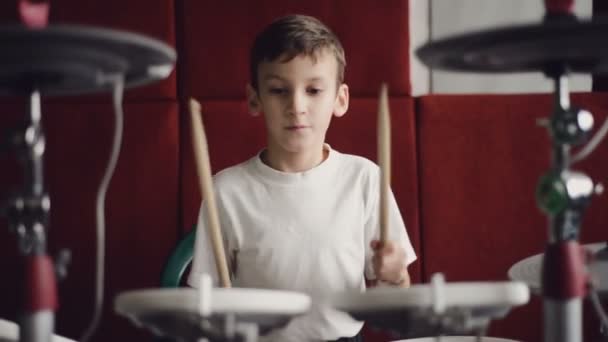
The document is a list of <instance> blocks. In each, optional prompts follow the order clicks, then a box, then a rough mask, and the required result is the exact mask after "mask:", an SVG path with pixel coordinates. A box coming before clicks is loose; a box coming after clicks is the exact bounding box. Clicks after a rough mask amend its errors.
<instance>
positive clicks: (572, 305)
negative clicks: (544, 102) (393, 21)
mask: <svg viewBox="0 0 608 342" xmlns="http://www.w3.org/2000/svg"><path fill="white" fill-rule="evenodd" d="M545 4H546V8H547V15H546V16H545V19H544V21H543V22H542V23H541V24H533V25H524V26H519V27H514V28H505V29H497V30H490V31H486V32H479V33H473V34H468V35H463V36H460V37H455V38H448V39H445V40H442V41H438V42H433V43H430V44H427V45H426V46H424V47H422V48H421V49H419V50H418V51H417V54H418V56H419V57H420V59H421V60H422V61H423V62H424V63H425V64H426V65H427V66H429V67H434V68H438V69H445V70H455V71H475V72H512V71H542V72H544V73H545V75H546V76H547V77H549V78H550V79H552V80H553V83H554V110H553V114H552V116H551V118H550V120H549V122H550V124H549V125H548V127H547V128H548V131H549V136H550V137H551V139H552V140H553V143H552V152H551V153H552V166H551V169H550V171H549V172H548V173H547V174H546V175H545V176H543V177H542V178H541V180H540V182H539V185H538V188H537V201H538V205H539V207H540V208H541V210H543V211H544V212H545V214H546V215H547V216H548V219H549V239H548V240H549V241H548V245H547V249H546V252H545V258H544V266H543V272H542V274H543V281H542V284H543V285H542V287H543V290H542V292H543V296H544V326H545V341H547V342H548V341H552V342H559V341H564V342H565V341H568V342H580V341H581V340H582V318H581V317H582V311H581V310H582V308H581V300H582V298H583V297H584V296H585V293H586V287H585V278H586V277H587V275H586V272H585V270H584V266H583V259H582V256H581V250H580V246H579V244H578V241H577V240H578V237H579V232H580V224H581V221H582V214H583V211H584V209H585V208H586V206H587V204H588V202H589V200H590V197H591V195H593V194H594V193H599V192H600V191H599V190H600V188H598V187H597V185H596V184H594V183H593V181H592V180H591V179H590V178H589V177H587V176H586V175H585V174H583V173H580V172H575V171H573V170H571V169H570V167H571V166H572V164H573V163H574V162H576V161H578V160H581V159H582V158H584V157H585V156H586V155H588V154H589V153H590V152H591V150H593V148H594V147H595V145H597V143H598V142H599V141H600V140H601V139H602V138H603V137H604V134H605V130H604V129H600V130H599V131H598V132H601V133H602V134H599V135H597V136H595V137H594V138H593V139H592V141H593V144H591V143H590V144H589V145H590V146H589V147H590V148H588V149H585V148H583V150H582V151H581V153H582V152H584V154H578V155H575V156H571V148H572V147H573V146H576V145H580V144H582V143H583V142H584V141H585V140H586V137H587V135H588V134H589V132H590V131H591V128H592V127H593V117H592V116H591V114H590V113H588V112H586V111H583V110H580V109H575V108H573V107H572V106H571V105H570V97H569V90H568V79H567V75H568V74H569V73H570V72H596V73H599V72H607V71H608V48H606V45H605V44H603V41H604V39H605V38H604V36H605V32H607V31H608V20H606V19H604V18H603V19H594V20H591V21H580V20H578V19H577V18H576V17H575V16H574V15H573V14H572V11H571V9H572V7H573V0H571V1H557V0H545ZM606 125H608V120H607V121H606V122H605V123H604V126H606Z"/></svg>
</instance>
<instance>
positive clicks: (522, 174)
mask: <svg viewBox="0 0 608 342" xmlns="http://www.w3.org/2000/svg"><path fill="white" fill-rule="evenodd" d="M551 103H552V101H551V98H550V97H549V96H548V95H518V96H516V95H512V96H511V95H509V96H507V95H504V96H498V95H496V96H493V95H480V96H425V97H422V98H421V99H420V101H419V105H418V115H419V116H418V122H419V132H418V133H419V149H420V154H419V165H420V170H421V171H420V190H421V193H420V196H421V204H420V205H421V229H422V231H423V232H424V234H423V238H422V250H423V253H424V254H423V255H424V270H423V275H424V277H425V279H427V280H428V277H429V276H430V275H431V274H432V273H434V272H443V273H444V274H445V275H446V278H447V280H448V281H475V280H505V279H507V271H508V269H509V267H510V266H511V265H513V264H514V263H515V262H517V261H519V260H521V259H523V258H525V257H527V256H530V255H533V254H536V253H539V252H541V251H542V250H543V248H544V246H545V243H546V239H547V227H548V224H547V220H546V218H545V217H544V216H543V215H542V214H541V212H540V211H539V210H538V209H537V207H536V203H535V197H534V191H535V188H536V184H537V182H538V179H539V177H540V175H541V174H543V173H545V172H546V171H547V170H548V168H549V154H550V150H549V138H548V136H547V131H546V129H544V128H541V127H538V126H537V125H536V120H537V119H538V118H542V117H546V116H548V115H549V114H550V111H551ZM573 103H574V104H576V105H580V106H582V107H584V108H587V109H589V110H591V111H592V112H594V114H595V117H596V122H597V126H599V125H600V124H601V122H602V121H603V119H604V118H606V116H607V115H608V96H607V95H606V94H601V93H599V94H580V95H576V96H574V97H573ZM606 153H608V146H607V144H606V143H604V144H603V145H602V146H600V147H599V148H598V150H597V151H596V152H595V153H594V154H593V155H592V156H591V157H590V158H589V159H588V160H586V161H584V162H581V163H580V165H576V166H575V169H580V170H583V171H584V172H586V173H588V174H589V175H590V176H591V177H592V178H593V179H595V180H596V181H602V180H603V179H604V178H605V175H606V172H608V163H606V162H605V158H602V156H603V155H606ZM607 201H608V198H606V197H605V196H603V197H600V198H593V201H592V204H591V206H590V207H589V209H588V211H587V213H586V215H585V219H584V222H583V227H582V241H583V242H595V241H602V240H605V238H606V234H605V233H603V231H604V227H605V222H607V220H608V212H606V211H605V210H602V208H603V207H605V206H606V205H607V204H608V203H607ZM539 303H540V301H539V300H538V299H535V300H534V301H533V303H531V304H528V305H527V306H525V307H523V308H519V309H517V310H514V312H512V313H511V314H510V315H509V316H508V317H507V318H506V319H505V320H501V321H497V322H495V323H494V324H493V326H492V329H491V331H490V333H491V334H493V335H497V336H507V337H512V338H518V339H521V340H524V341H540V340H541V337H540V336H541V331H542V316H541V310H540V305H539ZM587 332H588V333H593V329H589V330H588V331H587Z"/></svg>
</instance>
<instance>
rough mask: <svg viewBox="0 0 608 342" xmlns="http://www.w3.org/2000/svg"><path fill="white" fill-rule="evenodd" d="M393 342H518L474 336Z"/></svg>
mask: <svg viewBox="0 0 608 342" xmlns="http://www.w3.org/2000/svg"><path fill="white" fill-rule="evenodd" d="M393 342H518V341H515V340H508V339H504V338H497V337H485V336H483V337H482V338H481V339H478V338H477V337H476V336H441V337H440V338H439V339H438V338H437V337H423V338H413V339H409V340H399V341H393Z"/></svg>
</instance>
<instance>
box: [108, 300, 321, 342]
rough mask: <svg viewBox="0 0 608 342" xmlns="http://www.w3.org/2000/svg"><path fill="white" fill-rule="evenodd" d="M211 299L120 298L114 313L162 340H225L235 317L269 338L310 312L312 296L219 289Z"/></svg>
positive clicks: (239, 321) (237, 320)
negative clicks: (204, 308) (227, 325)
mask: <svg viewBox="0 0 608 342" xmlns="http://www.w3.org/2000/svg"><path fill="white" fill-rule="evenodd" d="M208 297H209V298H210V299H209V303H200V301H199V300H200V298H199V291H198V290H197V289H191V288H176V289H146V290H137V291H129V292H125V293H122V294H120V295H119V296H118V297H117V298H116V300H115V303H114V309H115V311H116V312H117V313H119V314H121V315H124V316H127V317H129V318H130V319H131V320H132V321H133V322H134V323H135V324H136V325H143V326H146V327H147V328H149V329H150V330H151V331H153V332H154V333H156V334H158V335H161V336H174V337H179V338H183V339H184V340H197V339H199V338H201V337H207V338H211V339H214V338H219V339H221V338H222V337H223V336H224V330H223V329H224V322H225V320H226V319H227V318H228V317H229V316H231V315H234V316H233V317H234V318H235V322H236V323H251V324H256V325H258V328H259V329H260V332H261V333H262V334H264V333H266V332H268V331H269V330H271V329H273V328H278V327H281V326H284V325H285V324H287V323H288V322H289V320H290V319H291V318H292V317H294V316H297V315H301V314H303V313H305V312H307V311H308V310H309V308H310V298H309V297H308V295H305V294H302V293H296V292H288V291H275V290H261V289H245V288H228V289H225V288H213V289H211V293H210V296H208ZM201 304H203V305H205V306H207V310H208V312H207V313H203V312H201Z"/></svg>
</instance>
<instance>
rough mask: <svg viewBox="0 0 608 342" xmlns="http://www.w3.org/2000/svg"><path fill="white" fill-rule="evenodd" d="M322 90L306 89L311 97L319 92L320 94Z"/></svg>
mask: <svg viewBox="0 0 608 342" xmlns="http://www.w3.org/2000/svg"><path fill="white" fill-rule="evenodd" d="M322 91H323V90H322V89H321V88H308V89H307V92H308V93H309V94H311V95H317V94H319V93H320V92H322Z"/></svg>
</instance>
